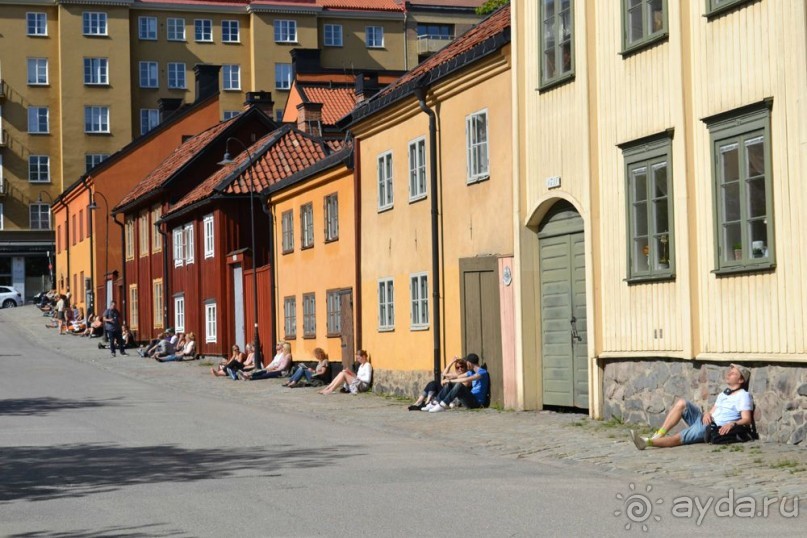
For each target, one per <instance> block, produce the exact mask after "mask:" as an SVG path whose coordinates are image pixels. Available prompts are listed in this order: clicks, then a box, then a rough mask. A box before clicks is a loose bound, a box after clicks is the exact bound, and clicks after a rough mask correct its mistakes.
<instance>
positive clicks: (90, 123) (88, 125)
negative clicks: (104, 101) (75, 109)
mask: <svg viewBox="0 0 807 538" xmlns="http://www.w3.org/2000/svg"><path fill="white" fill-rule="evenodd" d="M84 132H85V133H108V132H109V107H105V106H85V107H84Z"/></svg>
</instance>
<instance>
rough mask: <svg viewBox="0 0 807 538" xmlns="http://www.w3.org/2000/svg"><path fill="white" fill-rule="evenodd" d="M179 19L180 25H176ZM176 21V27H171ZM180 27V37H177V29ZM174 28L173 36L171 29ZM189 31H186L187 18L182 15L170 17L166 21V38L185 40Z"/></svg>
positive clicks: (169, 39)
mask: <svg viewBox="0 0 807 538" xmlns="http://www.w3.org/2000/svg"><path fill="white" fill-rule="evenodd" d="M177 21H179V25H178V26H176V23H177ZM172 23H174V25H175V26H174V27H173V28H172V27H171V24H172ZM177 28H179V32H178V33H179V35H180V37H176V34H177V32H176V30H177ZM172 29H173V30H174V32H175V35H174V37H171V30H172ZM186 35H187V32H186V31H185V19H183V18H181V17H168V18H167V19H166V21H165V39H167V40H168V41H180V42H184V41H187V39H186Z"/></svg>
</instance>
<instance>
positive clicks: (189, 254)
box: [182, 223, 195, 265]
mask: <svg viewBox="0 0 807 538" xmlns="http://www.w3.org/2000/svg"><path fill="white" fill-rule="evenodd" d="M182 232H183V234H184V235H185V237H184V244H183V246H184V247H185V265H190V264H192V263H193V262H194V250H195V249H194V237H193V223H190V224H186V225H185V226H183V228H182Z"/></svg>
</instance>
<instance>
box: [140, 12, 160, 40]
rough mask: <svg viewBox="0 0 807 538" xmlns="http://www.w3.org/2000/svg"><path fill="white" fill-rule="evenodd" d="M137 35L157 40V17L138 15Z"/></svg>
mask: <svg viewBox="0 0 807 538" xmlns="http://www.w3.org/2000/svg"><path fill="white" fill-rule="evenodd" d="M137 37H139V38H140V39H143V40H149V41H155V40H156V39H157V17H138V18H137Z"/></svg>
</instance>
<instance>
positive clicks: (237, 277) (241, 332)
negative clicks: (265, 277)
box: [233, 265, 246, 350]
mask: <svg viewBox="0 0 807 538" xmlns="http://www.w3.org/2000/svg"><path fill="white" fill-rule="evenodd" d="M233 301H234V302H235V304H234V309H233V324H234V329H235V343H236V344H238V347H239V349H242V350H243V349H244V347H245V344H246V336H245V335H246V332H245V327H244V271H243V269H242V268H241V265H233Z"/></svg>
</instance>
